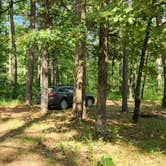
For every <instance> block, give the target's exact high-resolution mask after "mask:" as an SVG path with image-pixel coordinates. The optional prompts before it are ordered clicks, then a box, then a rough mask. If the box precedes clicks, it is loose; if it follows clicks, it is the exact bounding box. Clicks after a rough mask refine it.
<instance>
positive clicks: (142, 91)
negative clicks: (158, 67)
mask: <svg viewBox="0 0 166 166" xmlns="http://www.w3.org/2000/svg"><path fill="white" fill-rule="evenodd" d="M148 60H149V54H148V55H147V56H146V61H145V72H144V78H143V84H142V89H141V99H143V97H144V90H145V83H146V76H147V66H148Z"/></svg>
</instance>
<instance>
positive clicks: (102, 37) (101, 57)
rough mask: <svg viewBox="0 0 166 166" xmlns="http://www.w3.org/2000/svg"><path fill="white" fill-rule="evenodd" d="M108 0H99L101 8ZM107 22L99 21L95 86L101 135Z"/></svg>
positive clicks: (104, 102) (105, 79)
mask: <svg viewBox="0 0 166 166" xmlns="http://www.w3.org/2000/svg"><path fill="white" fill-rule="evenodd" d="M108 2H109V1H108V0H106V1H105V0H102V1H101V8H102V7H104V6H106V5H107V4H108ZM108 57H109V54H108V23H107V21H106V20H104V22H103V21H102V22H101V23H100V28H99V52H98V87H97V119H96V130H97V132H99V133H100V134H102V136H105V134H106V93H107V76H108V70H107V67H108V59H109V58H108Z"/></svg>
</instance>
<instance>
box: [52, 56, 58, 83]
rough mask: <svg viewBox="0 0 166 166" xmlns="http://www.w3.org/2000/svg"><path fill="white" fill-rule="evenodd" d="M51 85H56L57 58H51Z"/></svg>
mask: <svg viewBox="0 0 166 166" xmlns="http://www.w3.org/2000/svg"><path fill="white" fill-rule="evenodd" d="M51 85H57V59H56V58H54V57H53V58H51Z"/></svg>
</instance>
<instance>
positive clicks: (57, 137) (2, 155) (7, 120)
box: [0, 101, 166, 166]
mask: <svg viewBox="0 0 166 166" xmlns="http://www.w3.org/2000/svg"><path fill="white" fill-rule="evenodd" d="M107 110H108V121H107V123H108V132H109V134H108V138H107V140H106V141H103V140H102V139H99V140H96V139H95V134H94V115H95V108H91V109H89V110H88V118H87V120H86V121H85V122H84V123H82V124H80V125H77V124H74V123H73V120H72V119H73V115H72V113H71V109H68V110H65V111H62V110H51V111H49V112H48V113H47V114H45V115H43V114H42V113H41V112H40V109H39V107H38V106H33V107H27V106H24V105H9V106H0V166H95V165H97V162H98V161H100V160H101V159H102V157H105V161H106V158H109V159H111V158H112V160H113V162H114V163H115V165H116V166H149V165H150V166H166V109H162V108H161V106H160V103H158V102H148V101H147V102H143V104H142V107H141V113H142V114H143V116H142V117H141V118H140V121H139V123H138V124H133V123H132V121H131V120H132V111H133V102H129V110H130V111H129V113H121V103H120V102H119V101H108V102H107ZM147 114H148V115H147ZM146 115H147V116H146ZM149 115H150V116H149ZM103 160H104V159H103ZM108 166H111V164H109V165H108Z"/></svg>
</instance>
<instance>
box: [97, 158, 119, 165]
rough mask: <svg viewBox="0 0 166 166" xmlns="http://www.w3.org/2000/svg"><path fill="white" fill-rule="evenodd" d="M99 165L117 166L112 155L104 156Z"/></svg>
mask: <svg viewBox="0 0 166 166" xmlns="http://www.w3.org/2000/svg"><path fill="white" fill-rule="evenodd" d="M97 166H116V165H115V164H114V162H113V160H112V158H111V157H105V156H102V158H101V161H99V162H98V163H97Z"/></svg>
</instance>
